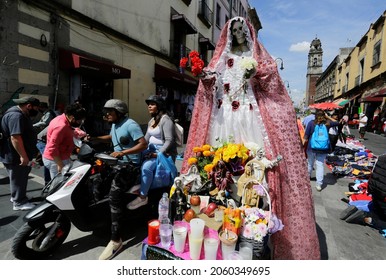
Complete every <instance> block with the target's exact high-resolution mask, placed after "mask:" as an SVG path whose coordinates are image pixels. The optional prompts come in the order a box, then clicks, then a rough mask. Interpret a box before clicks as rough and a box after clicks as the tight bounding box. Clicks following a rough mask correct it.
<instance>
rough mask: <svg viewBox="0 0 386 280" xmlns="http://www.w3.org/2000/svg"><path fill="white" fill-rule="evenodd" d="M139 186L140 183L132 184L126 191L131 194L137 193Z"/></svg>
mask: <svg viewBox="0 0 386 280" xmlns="http://www.w3.org/2000/svg"><path fill="white" fill-rule="evenodd" d="M140 188H141V184H138V185H135V186H132V187H131V188H130V189H129V190H128V191H127V192H128V193H131V194H139V189H140Z"/></svg>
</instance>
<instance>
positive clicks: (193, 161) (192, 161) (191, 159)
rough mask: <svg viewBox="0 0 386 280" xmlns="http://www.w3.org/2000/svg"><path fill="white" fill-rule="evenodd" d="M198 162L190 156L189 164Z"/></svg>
mask: <svg viewBox="0 0 386 280" xmlns="http://www.w3.org/2000/svg"><path fill="white" fill-rule="evenodd" d="M196 163H197V159H196V158H194V157H191V158H188V164H189V165H193V164H196Z"/></svg>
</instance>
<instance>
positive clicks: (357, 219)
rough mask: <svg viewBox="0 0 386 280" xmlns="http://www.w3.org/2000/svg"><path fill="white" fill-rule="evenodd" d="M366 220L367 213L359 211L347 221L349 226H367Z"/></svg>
mask: <svg viewBox="0 0 386 280" xmlns="http://www.w3.org/2000/svg"><path fill="white" fill-rule="evenodd" d="M365 218H366V214H365V212H364V211H362V210H358V211H356V212H354V214H352V215H351V216H349V217H348V218H347V219H346V222H347V223H349V224H358V225H365Z"/></svg>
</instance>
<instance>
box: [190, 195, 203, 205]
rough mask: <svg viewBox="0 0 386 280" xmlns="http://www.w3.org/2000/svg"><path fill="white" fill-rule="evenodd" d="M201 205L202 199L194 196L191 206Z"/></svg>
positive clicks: (192, 196)
mask: <svg viewBox="0 0 386 280" xmlns="http://www.w3.org/2000/svg"><path fill="white" fill-rule="evenodd" d="M200 204H201V198H200V196H199V195H197V194H193V195H191V196H190V205H192V206H199V205H200Z"/></svg>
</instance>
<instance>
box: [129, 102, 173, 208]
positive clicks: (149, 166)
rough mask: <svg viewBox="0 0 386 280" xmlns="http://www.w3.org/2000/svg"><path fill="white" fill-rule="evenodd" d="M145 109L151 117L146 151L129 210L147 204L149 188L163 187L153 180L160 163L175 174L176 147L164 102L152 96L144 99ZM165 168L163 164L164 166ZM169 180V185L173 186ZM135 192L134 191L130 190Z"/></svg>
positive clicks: (171, 123)
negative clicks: (136, 195)
mask: <svg viewBox="0 0 386 280" xmlns="http://www.w3.org/2000/svg"><path fill="white" fill-rule="evenodd" d="M146 104H147V106H148V107H147V108H148V110H149V113H150V115H151V117H152V118H151V119H150V121H149V123H148V127H147V131H146V135H145V139H146V141H147V143H148V149H147V150H146V151H145V152H144V155H143V157H144V158H143V159H144V161H143V163H142V167H141V185H140V189H139V196H138V197H137V198H136V199H134V200H133V201H132V202H130V203H129V204H128V205H127V208H128V209H130V210H134V209H137V208H138V207H141V206H143V205H146V204H147V203H148V197H147V194H148V192H149V189H150V188H156V187H163V186H158V185H156V184H157V183H156V182H158V181H159V180H154V176H155V173H156V169H157V165H158V164H159V163H160V162H161V163H162V162H165V160H166V161H167V163H168V167H169V168H171V169H172V170H169V171H170V172H171V173H172V174H176V170H177V169H176V167H175V165H174V161H175V158H176V155H177V146H176V143H175V137H174V122H173V120H172V119H171V118H170V117H169V115H168V114H167V110H166V104H165V101H164V100H163V98H162V97H161V96H157V95H152V96H150V97H149V98H147V99H146ZM164 166H165V164H164ZM173 179H174V178H171V179H170V180H171V181H170V182H169V183H170V185H172V184H173ZM131 192H132V193H133V192H135V190H133V189H132V190H131Z"/></svg>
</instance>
